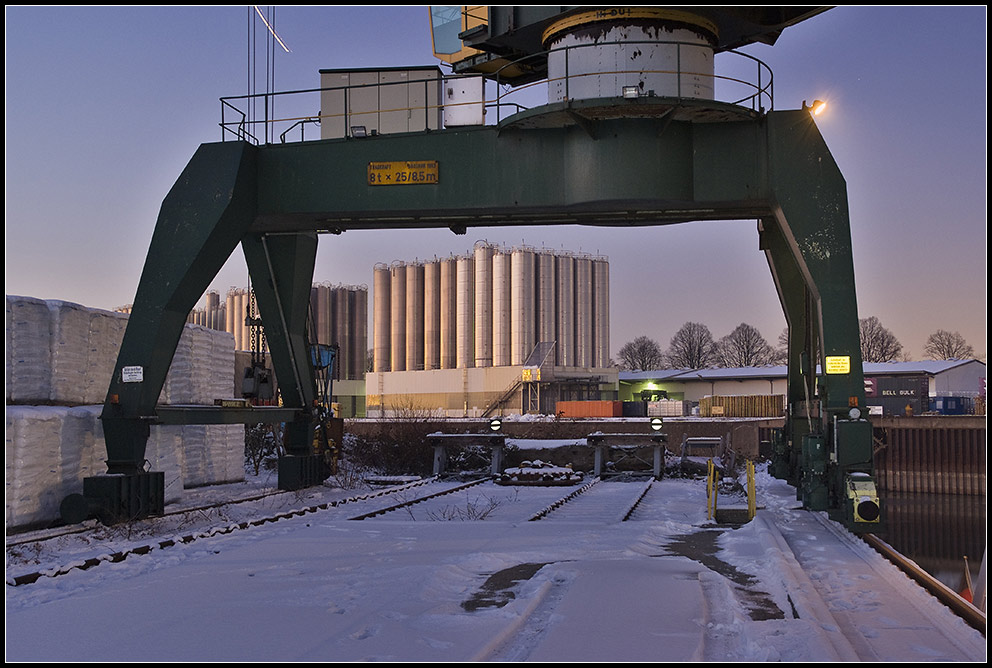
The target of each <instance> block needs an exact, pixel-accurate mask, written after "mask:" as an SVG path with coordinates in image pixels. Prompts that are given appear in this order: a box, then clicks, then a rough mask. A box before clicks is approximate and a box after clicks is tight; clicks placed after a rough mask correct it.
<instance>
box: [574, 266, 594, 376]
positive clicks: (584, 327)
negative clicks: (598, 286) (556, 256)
mask: <svg viewBox="0 0 992 668" xmlns="http://www.w3.org/2000/svg"><path fill="white" fill-rule="evenodd" d="M592 288H593V285H592V258H590V257H588V256H584V255H579V256H577V257H576V258H575V365H576V366H581V367H591V366H592V347H593V337H592Z"/></svg>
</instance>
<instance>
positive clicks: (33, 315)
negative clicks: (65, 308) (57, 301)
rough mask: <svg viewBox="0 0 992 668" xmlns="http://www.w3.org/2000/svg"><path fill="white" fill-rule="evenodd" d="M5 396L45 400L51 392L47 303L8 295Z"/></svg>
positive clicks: (15, 399) (16, 399) (30, 401)
mask: <svg viewBox="0 0 992 668" xmlns="http://www.w3.org/2000/svg"><path fill="white" fill-rule="evenodd" d="M6 315H7V354H6V357H7V360H6V361H7V392H6V395H7V400H8V402H14V403H22V404H47V403H48V402H49V401H51V395H52V349H51V340H52V330H51V326H52V318H51V312H50V311H49V308H48V303H47V302H45V301H42V300H41V299H34V298H33V297H19V296H16V295H7V304H6Z"/></svg>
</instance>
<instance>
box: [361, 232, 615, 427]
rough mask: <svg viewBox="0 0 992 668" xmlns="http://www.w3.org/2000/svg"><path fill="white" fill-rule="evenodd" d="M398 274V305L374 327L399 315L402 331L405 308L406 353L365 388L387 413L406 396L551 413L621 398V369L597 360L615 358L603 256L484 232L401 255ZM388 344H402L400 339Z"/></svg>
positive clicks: (489, 411) (419, 402) (485, 411)
mask: <svg viewBox="0 0 992 668" xmlns="http://www.w3.org/2000/svg"><path fill="white" fill-rule="evenodd" d="M377 269H378V271H377V274H376V276H377V281H383V280H384V279H382V278H381V274H382V273H383V272H382V270H381V269H382V268H381V267H377ZM418 269H422V272H423V273H422V278H421V276H418V273H419V272H418ZM400 271H404V272H405V273H404V275H403V277H402V281H400V280H399V276H398V274H399V272H400ZM390 272H391V276H390V280H389V289H388V290H384V292H383V294H388V295H389V298H390V300H391V302H392V303H391V304H390V305H389V306H388V307H385V306H379V305H377V306H376V311H375V316H376V322H375V331H376V332H382V331H383V330H382V323H381V322H380V321H381V320H384V319H386V320H390V321H391V322H392V324H393V330H392V331H391V333H390V336H394V337H395V336H396V335H397V329H396V324H397V322H396V319H397V317H398V316H399V314H400V313H402V314H403V316H402V317H401V318H400V320H401V323H402V326H403V330H402V331H403V336H404V346H403V352H402V354H403V356H404V357H403V360H402V361H398V360H397V359H396V358H395V357H393V358H392V363H391V370H389V371H388V372H387V371H386V369H390V367H389V366H387V365H386V364H378V363H377V364H376V369H382V370H381V371H378V372H377V373H376V374H375V375H374V376H372V377H369V378H368V379H367V383H368V384H367V387H366V391H367V392H368V393H370V396H375V397H376V399H375V400H376V401H380V402H381V403H380V404H379V406H380V407H381V409H382V414H383V415H385V414H386V413H387V412H389V411H392V410H395V409H396V407H400V406H402V407H416V408H423V409H426V410H430V411H439V412H438V413H437V414H438V415H448V416H452V417H455V416H459V417H461V416H473V415H474V416H485V415H493V414H495V412H497V411H498V412H500V413H503V412H515V411H522V412H532V411H535V410H538V411H544V412H553V411H554V410H555V406H556V404H557V402H558V401H560V400H568V399H587V398H591V397H600V398H602V399H611V398H612V399H615V397H616V390H615V389H610V387H611V386H612V385H615V382H616V371H615V370H610V369H608V368H605V366H599V364H600V360H608V359H609V353H608V348H609V332H608V324H609V299H608V296H607V295H601V294H597V293H598V291H600V290H601V289H604V288H605V289H606V290H608V288H609V283H608V267H607V263H606V259H605V258H592V257H591V256H588V255H581V256H577V255H575V254H573V253H569V252H566V251H561V252H555V251H548V250H541V251H536V250H535V249H533V248H531V247H529V246H518V247H516V248H513V249H512V250H507V249H505V248H500V247H497V246H495V245H492V244H489V243H487V242H479V243H477V244H475V246H474V247H473V248H472V250H471V252H469V253H466V254H465V255H461V256H452V257H449V258H447V259H444V260H435V261H433V262H428V263H426V264H424V265H420V264H412V263H411V264H405V265H404V264H402V263H400V262H396V263H394V264H393V265H392V266H391V268H390ZM415 272H417V273H415ZM397 290H399V291H401V292H402V299H403V300H404V301H403V304H404V306H403V308H402V311H401V310H400V309H399V308H398V307H397V305H396V299H397V295H396V291H397ZM421 292H422V294H423V302H422V305H421V304H420V303H419V299H418V297H417V295H419V294H420V293H421ZM377 304H378V302H377ZM421 331H422V332H423V335H422V337H421V334H420V333H419V332H421ZM380 336H384V335H382V334H380ZM552 341H557V343H558V345H557V346H556V347H555V348H554V350H556V351H557V352H556V353H555V355H557V358H556V357H554V356H552V357H545V359H544V360H542V361H540V362H533V361H529V358H530V356H531V354H532V353H533V352H534V351H535V349H536V346H537V345H538V344H539V343H545V342H547V343H550V342H552ZM407 344H409V345H407ZM597 346H598V348H597ZM390 348H391V350H392V351H393V352H394V353H395V352H396V351H397V350H398V346H397V343H396V341H395V340H392V341H390ZM600 349H601V350H600ZM418 350H419V351H423V352H422V354H423V357H422V358H421V357H418V352H417V351H418ZM525 363H529V364H540V368H538V369H537V370H536V373H535V369H534V368H521V367H523V366H524V364H525ZM604 364H605V362H604Z"/></svg>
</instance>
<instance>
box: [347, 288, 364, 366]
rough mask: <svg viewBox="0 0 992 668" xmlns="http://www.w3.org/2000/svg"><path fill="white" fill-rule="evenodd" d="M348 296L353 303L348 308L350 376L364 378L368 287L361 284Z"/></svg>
mask: <svg viewBox="0 0 992 668" xmlns="http://www.w3.org/2000/svg"><path fill="white" fill-rule="evenodd" d="M349 298H350V299H351V300H352V302H351V303H353V304H354V306H353V307H351V308H350V309H349V311H350V313H351V318H350V324H349V329H348V331H349V334H350V336H351V350H352V353H351V358H352V364H351V376H350V378H352V379H354V380H361V379H363V378H365V371H366V369H368V359H367V358H368V354H369V289H368V286H367V285H361V286H358V287H357V288H355V289H353V290H350V291H349Z"/></svg>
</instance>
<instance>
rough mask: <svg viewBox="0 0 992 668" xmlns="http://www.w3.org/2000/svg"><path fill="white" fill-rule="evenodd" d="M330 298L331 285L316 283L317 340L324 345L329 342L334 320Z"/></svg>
mask: <svg viewBox="0 0 992 668" xmlns="http://www.w3.org/2000/svg"><path fill="white" fill-rule="evenodd" d="M332 300H333V297H332V296H331V286H329V285H326V284H321V285H317V310H316V317H317V342H318V343H323V344H324V345H330V344H331V331H332V328H333V325H332V323H333V321H334V308H333V305H332Z"/></svg>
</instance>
